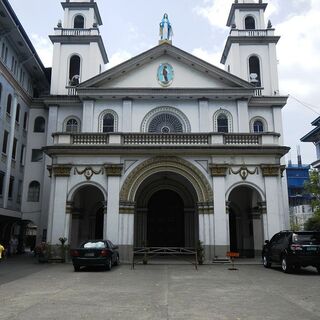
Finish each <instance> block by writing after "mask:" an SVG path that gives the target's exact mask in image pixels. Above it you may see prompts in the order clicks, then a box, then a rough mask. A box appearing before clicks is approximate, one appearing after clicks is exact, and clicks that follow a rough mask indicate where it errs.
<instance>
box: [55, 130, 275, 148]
mask: <svg viewBox="0 0 320 320" xmlns="http://www.w3.org/2000/svg"><path fill="white" fill-rule="evenodd" d="M52 136H53V143H54V144H55V145H59V144H64V145H118V146H119V145H120V146H121V145H123V146H130V145H131V146H135V145H136V146H137V145H140V146H157V145H159V146H160V145H162V146H166V145H170V146H172V145H176V146H215V145H228V146H230V145H235V146H237V145H239V146H243V145H246V146H250V145H251V146H254V145H279V136H280V135H279V134H277V133H241V134H240V133H176V134H174V133H171V134H159V133H54V134H53V135H52Z"/></svg>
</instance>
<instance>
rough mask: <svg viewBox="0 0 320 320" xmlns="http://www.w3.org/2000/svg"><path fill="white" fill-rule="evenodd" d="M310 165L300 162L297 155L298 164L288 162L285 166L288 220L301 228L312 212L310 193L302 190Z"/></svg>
mask: <svg viewBox="0 0 320 320" xmlns="http://www.w3.org/2000/svg"><path fill="white" fill-rule="evenodd" d="M309 170H310V165H305V164H302V163H301V157H300V156H298V164H292V163H291V162H290V163H289V164H288V166H287V168H286V172H287V181H288V195H289V208H290V222H291V226H292V225H293V224H295V225H299V227H300V228H301V229H303V225H304V223H305V222H306V220H308V219H309V218H310V217H311V216H312V214H313V211H312V207H311V200H312V197H311V195H310V194H306V193H305V192H304V184H305V182H306V181H308V180H309Z"/></svg>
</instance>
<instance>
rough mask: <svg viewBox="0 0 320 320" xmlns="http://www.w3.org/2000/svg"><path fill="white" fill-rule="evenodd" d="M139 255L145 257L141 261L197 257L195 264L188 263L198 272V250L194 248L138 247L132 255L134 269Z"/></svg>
mask: <svg viewBox="0 0 320 320" xmlns="http://www.w3.org/2000/svg"><path fill="white" fill-rule="evenodd" d="M137 255H140V256H143V258H142V259H140V261H144V259H152V258H154V257H156V256H159V255H161V256H164V255H165V256H168V255H169V256H186V255H188V256H193V255H194V257H195V260H194V262H191V261H188V260H186V261H188V262H190V263H191V264H194V267H195V269H196V270H198V255H197V250H196V249H195V248H193V247H136V248H134V249H133V254H132V269H134V265H135V257H136V256H137ZM147 257H148V258H147Z"/></svg>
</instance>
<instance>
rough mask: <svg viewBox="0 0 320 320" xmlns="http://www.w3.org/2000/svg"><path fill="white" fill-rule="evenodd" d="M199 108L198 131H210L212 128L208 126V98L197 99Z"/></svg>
mask: <svg viewBox="0 0 320 320" xmlns="http://www.w3.org/2000/svg"><path fill="white" fill-rule="evenodd" d="M198 108H199V132H210V131H212V129H210V128H209V123H211V122H212V121H210V119H209V118H210V117H209V102H208V99H199V100H198Z"/></svg>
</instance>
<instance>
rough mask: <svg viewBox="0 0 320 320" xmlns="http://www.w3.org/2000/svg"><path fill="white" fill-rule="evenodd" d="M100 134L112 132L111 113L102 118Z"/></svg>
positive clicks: (112, 117) (112, 118)
mask: <svg viewBox="0 0 320 320" xmlns="http://www.w3.org/2000/svg"><path fill="white" fill-rule="evenodd" d="M102 132H114V116H113V115H112V114H111V113H107V114H105V115H104V117H103V125H102Z"/></svg>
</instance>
